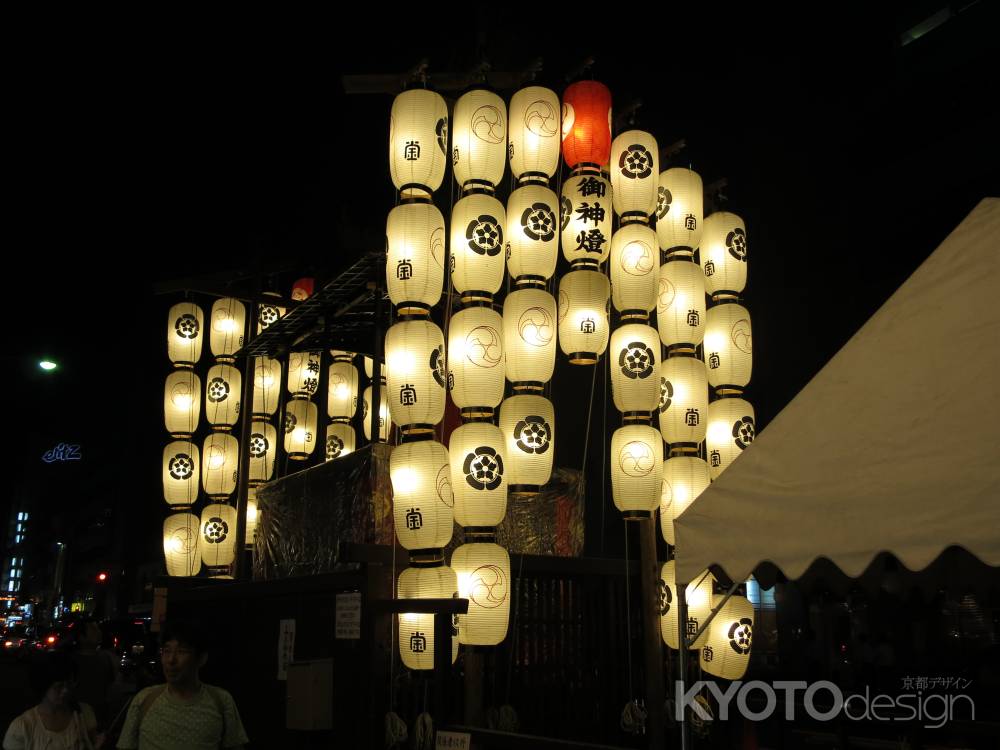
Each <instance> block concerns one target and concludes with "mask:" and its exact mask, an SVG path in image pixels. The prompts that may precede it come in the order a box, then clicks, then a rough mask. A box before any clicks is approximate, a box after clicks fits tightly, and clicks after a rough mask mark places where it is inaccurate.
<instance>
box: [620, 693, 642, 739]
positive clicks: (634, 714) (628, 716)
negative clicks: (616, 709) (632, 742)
mask: <svg viewBox="0 0 1000 750" xmlns="http://www.w3.org/2000/svg"><path fill="white" fill-rule="evenodd" d="M646 715H647V714H646V709H645V708H643V706H642V705H640V703H639V701H637V700H633V701H629V702H628V703H626V704H625V708H624V709H622V718H621V728H622V731H624V732H628V733H629V734H645V733H646Z"/></svg>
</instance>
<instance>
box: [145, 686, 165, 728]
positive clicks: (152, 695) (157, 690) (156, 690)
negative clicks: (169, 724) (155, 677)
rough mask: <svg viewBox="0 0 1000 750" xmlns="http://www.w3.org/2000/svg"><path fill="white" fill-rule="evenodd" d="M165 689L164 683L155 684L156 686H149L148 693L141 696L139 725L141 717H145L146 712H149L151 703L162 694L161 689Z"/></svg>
mask: <svg viewBox="0 0 1000 750" xmlns="http://www.w3.org/2000/svg"><path fill="white" fill-rule="evenodd" d="M166 689H167V686H166V685H157V686H156V687H153V688H150V690H149V695H147V696H146V697H145V698H143V700H142V703H141V704H140V705H139V726H140V727H141V726H142V722H143V719H145V718H146V714H148V713H149V711H150V709H151V708H152V707H153V704H154V703H156V699H157V698H159V697H160V696H161V695H163V691H164V690H166Z"/></svg>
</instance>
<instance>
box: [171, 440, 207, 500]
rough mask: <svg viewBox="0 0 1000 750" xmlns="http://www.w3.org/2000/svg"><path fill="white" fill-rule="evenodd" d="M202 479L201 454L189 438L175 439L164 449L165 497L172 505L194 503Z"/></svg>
mask: <svg viewBox="0 0 1000 750" xmlns="http://www.w3.org/2000/svg"><path fill="white" fill-rule="evenodd" d="M200 481H201V455H200V453H199V451H198V446H197V445H195V444H194V443H192V442H191V441H189V440H175V441H174V442H172V443H167V445H166V447H165V448H164V449H163V498H164V499H165V500H166V501H167V503H169V504H170V505H193V504H194V503H195V501H196V500H197V499H198V486H199V483H200Z"/></svg>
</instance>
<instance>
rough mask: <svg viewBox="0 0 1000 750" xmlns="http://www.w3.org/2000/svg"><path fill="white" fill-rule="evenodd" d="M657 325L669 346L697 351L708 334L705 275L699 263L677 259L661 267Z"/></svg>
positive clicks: (663, 340) (662, 337) (663, 339)
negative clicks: (706, 330) (706, 327)
mask: <svg viewBox="0 0 1000 750" xmlns="http://www.w3.org/2000/svg"><path fill="white" fill-rule="evenodd" d="M656 326H657V328H658V329H659V331H660V341H662V342H663V343H664V344H665V345H666V346H668V347H674V346H680V347H683V348H687V349H690V350H692V351H693V350H694V348H695V347H697V346H698V344H700V343H701V340H702V338H703V337H704V335H705V278H704V276H703V274H702V273H701V271H700V269H699V268H698V265H697V264H696V263H693V262H692V261H690V260H685V259H675V260H672V261H669V262H667V263H664V264H663V265H662V266H660V288H659V293H658V295H657V300H656Z"/></svg>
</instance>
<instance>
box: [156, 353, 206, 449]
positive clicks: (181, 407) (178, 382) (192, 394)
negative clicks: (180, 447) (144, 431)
mask: <svg viewBox="0 0 1000 750" xmlns="http://www.w3.org/2000/svg"><path fill="white" fill-rule="evenodd" d="M200 418H201V378H199V377H198V376H197V375H196V374H195V373H194V372H193V371H192V370H188V369H183V370H174V371H173V372H172V373H170V374H169V375H167V382H166V384H165V385H164V388H163V423H164V425H165V426H166V428H167V432H169V433H170V436H171V437H191V435H192V434H193V433H194V431H195V430H197V429H198V420H199V419H200Z"/></svg>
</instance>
